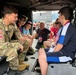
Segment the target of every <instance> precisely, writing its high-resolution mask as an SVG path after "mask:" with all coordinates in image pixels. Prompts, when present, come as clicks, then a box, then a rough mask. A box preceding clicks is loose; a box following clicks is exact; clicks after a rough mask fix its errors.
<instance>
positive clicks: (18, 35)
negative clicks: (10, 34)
mask: <svg viewBox="0 0 76 75" xmlns="http://www.w3.org/2000/svg"><path fill="white" fill-rule="evenodd" d="M14 29H15V30H14V33H15V36H16V38H17V39H19V38H22V34H21V32H20V30H19V28H18V27H17V25H16V24H15V28H14Z"/></svg>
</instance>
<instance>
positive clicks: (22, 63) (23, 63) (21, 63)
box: [19, 62, 29, 68]
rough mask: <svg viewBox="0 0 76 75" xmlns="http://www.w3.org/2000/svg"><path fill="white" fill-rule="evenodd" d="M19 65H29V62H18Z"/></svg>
mask: <svg viewBox="0 0 76 75" xmlns="http://www.w3.org/2000/svg"><path fill="white" fill-rule="evenodd" d="M19 64H20V65H24V66H25V67H26V68H28V67H29V64H26V63H25V62H19Z"/></svg>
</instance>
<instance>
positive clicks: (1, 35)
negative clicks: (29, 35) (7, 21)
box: [0, 23, 21, 50]
mask: <svg viewBox="0 0 76 75" xmlns="http://www.w3.org/2000/svg"><path fill="white" fill-rule="evenodd" d="M20 46H21V44H20V43H11V42H6V41H5V31H4V29H3V26H2V24H1V23H0V50H3V49H4V50H5V49H8V48H9V47H11V48H13V47H15V48H16V49H17V50H18V49H19V48H20Z"/></svg>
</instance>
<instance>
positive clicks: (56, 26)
mask: <svg viewBox="0 0 76 75" xmlns="http://www.w3.org/2000/svg"><path fill="white" fill-rule="evenodd" d="M2 14H3V16H2V18H1V19H0V56H6V57H7V58H6V61H7V62H9V67H10V69H12V70H19V71H23V70H25V69H26V68H27V67H29V66H30V65H29V64H26V62H25V60H28V59H27V57H26V56H27V54H34V53H35V51H34V49H33V48H32V43H33V39H35V38H36V39H38V42H37V45H36V49H38V54H39V55H38V60H39V64H40V69H41V75H47V70H48V63H50V62H61V61H60V60H59V57H64V56H65V57H66V58H67V57H69V59H68V61H69V60H72V59H74V56H75V49H76V35H75V33H76V29H75V27H74V26H73V25H72V24H71V19H72V15H73V10H72V8H71V7H63V8H61V9H60V10H59V17H58V18H57V20H56V21H55V22H54V23H53V26H52V27H51V28H50V30H48V29H46V28H45V23H44V22H42V21H41V22H40V23H39V27H38V29H36V33H35V34H34V35H31V34H30V29H31V28H32V26H33V23H32V22H31V21H28V17H26V16H25V15H20V16H19V18H18V11H17V10H16V9H15V8H14V7H4V10H3V11H2ZM13 36H14V38H13V39H11V38H12V37H13ZM54 58H55V59H54Z"/></svg>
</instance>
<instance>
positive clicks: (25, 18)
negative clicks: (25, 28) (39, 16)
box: [19, 15, 28, 21]
mask: <svg viewBox="0 0 76 75" xmlns="http://www.w3.org/2000/svg"><path fill="white" fill-rule="evenodd" d="M19 19H20V20H22V19H24V21H26V20H27V19H28V17H26V16H25V15H20V16H19Z"/></svg>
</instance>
